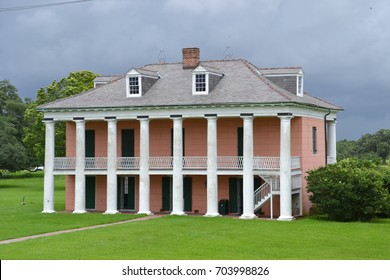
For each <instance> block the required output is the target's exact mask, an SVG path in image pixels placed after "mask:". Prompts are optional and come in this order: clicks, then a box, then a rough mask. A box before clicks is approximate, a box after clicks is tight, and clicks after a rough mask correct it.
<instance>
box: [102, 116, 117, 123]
mask: <svg viewBox="0 0 390 280" xmlns="http://www.w3.org/2000/svg"><path fill="white" fill-rule="evenodd" d="M104 120H105V121H107V122H109V121H116V117H113V116H112V117H111V116H109V117H104Z"/></svg>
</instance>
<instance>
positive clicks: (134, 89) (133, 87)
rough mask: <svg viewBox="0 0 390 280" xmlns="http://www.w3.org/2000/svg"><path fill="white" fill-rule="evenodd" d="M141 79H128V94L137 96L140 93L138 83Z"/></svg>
mask: <svg viewBox="0 0 390 280" xmlns="http://www.w3.org/2000/svg"><path fill="white" fill-rule="evenodd" d="M140 79H141V77H129V94H130V95H133V94H137V95H139V93H140V82H139V80H140Z"/></svg>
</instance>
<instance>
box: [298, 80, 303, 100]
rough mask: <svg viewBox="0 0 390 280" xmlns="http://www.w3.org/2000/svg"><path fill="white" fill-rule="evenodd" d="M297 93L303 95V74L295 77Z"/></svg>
mask: <svg viewBox="0 0 390 280" xmlns="http://www.w3.org/2000/svg"><path fill="white" fill-rule="evenodd" d="M297 95H298V96H301V97H302V96H303V76H298V77H297Z"/></svg>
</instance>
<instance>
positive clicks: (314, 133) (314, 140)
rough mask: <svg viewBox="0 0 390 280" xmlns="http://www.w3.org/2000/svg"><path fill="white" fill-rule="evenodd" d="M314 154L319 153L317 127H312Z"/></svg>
mask: <svg viewBox="0 0 390 280" xmlns="http://www.w3.org/2000/svg"><path fill="white" fill-rule="evenodd" d="M312 141H313V154H316V153H317V127H313V129H312Z"/></svg>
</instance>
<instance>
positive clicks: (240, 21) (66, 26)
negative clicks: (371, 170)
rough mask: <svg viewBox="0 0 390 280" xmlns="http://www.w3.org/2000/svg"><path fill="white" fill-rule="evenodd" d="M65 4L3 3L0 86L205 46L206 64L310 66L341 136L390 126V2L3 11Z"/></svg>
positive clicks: (161, 2)
mask: <svg viewBox="0 0 390 280" xmlns="http://www.w3.org/2000/svg"><path fill="white" fill-rule="evenodd" d="M67 1H68V2H71V0H0V38H1V39H0V80H3V79H8V80H10V82H11V83H12V84H13V85H15V86H16V87H17V89H18V91H19V95H20V96H21V97H23V98H24V97H30V98H33V99H35V96H36V92H37V90H38V89H39V88H40V87H46V86H47V85H49V84H50V83H51V82H52V81H53V80H60V79H61V78H63V77H66V76H67V75H68V74H69V73H70V72H72V71H78V70H89V71H92V72H94V73H98V74H103V75H104V74H123V73H125V72H126V71H127V70H129V69H130V68H132V67H140V66H143V65H145V64H149V63H157V62H158V61H159V58H161V57H163V58H165V61H166V62H179V61H181V55H182V54H181V49H182V48H184V47H199V48H200V51H201V60H210V59H224V58H225V55H226V54H229V55H232V58H243V59H246V60H248V61H250V62H252V63H253V64H255V65H256V66H258V67H276V66H278V67H279V66H302V67H303V69H304V72H305V80H304V86H305V88H304V90H305V91H306V92H308V93H310V94H312V95H315V96H318V97H320V98H323V99H326V100H328V101H330V102H332V103H334V104H337V105H340V106H342V107H343V108H344V110H345V111H344V112H341V113H340V114H339V116H338V123H337V128H338V131H337V133H338V135H337V136H338V137H337V138H338V139H339V140H340V139H358V138H360V137H361V136H362V135H363V134H365V133H374V132H376V131H377V130H379V129H381V128H385V129H390V1H388V0H321V1H313V0H191V1H189V0H93V1H88V2H82V3H74V4H68V5H61V6H51V7H45V8H36V9H25V10H17V11H11V12H4V11H2V9H4V8H9V7H20V6H26V5H28V6H31V5H35V4H48V3H59V2H67ZM227 47H229V48H228V51H227ZM162 50H163V54H161V53H160V52H161V51H162Z"/></svg>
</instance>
